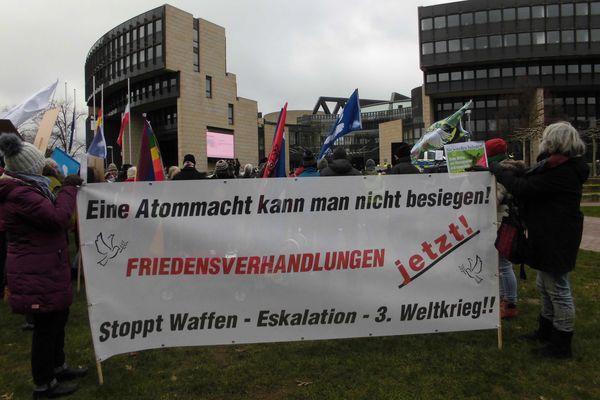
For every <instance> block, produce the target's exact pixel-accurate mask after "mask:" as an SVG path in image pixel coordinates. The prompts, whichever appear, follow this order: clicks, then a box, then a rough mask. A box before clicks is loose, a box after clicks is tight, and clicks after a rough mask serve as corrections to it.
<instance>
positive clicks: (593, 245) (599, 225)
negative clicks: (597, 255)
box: [579, 217, 600, 252]
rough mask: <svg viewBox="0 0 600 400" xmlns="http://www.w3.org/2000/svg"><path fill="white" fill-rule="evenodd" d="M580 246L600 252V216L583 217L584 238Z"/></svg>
mask: <svg viewBox="0 0 600 400" xmlns="http://www.w3.org/2000/svg"><path fill="white" fill-rule="evenodd" d="M579 247H581V248H582V249H584V250H592V251H599V252H600V218H592V217H585V218H584V219H583V238H582V239H581V245H580V246H579Z"/></svg>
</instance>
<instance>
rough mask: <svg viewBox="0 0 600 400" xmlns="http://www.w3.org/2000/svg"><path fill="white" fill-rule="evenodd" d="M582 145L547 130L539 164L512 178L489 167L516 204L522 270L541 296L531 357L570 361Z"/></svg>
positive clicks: (572, 135)
mask: <svg viewBox="0 0 600 400" xmlns="http://www.w3.org/2000/svg"><path fill="white" fill-rule="evenodd" d="M584 154H585V144H584V142H583V141H582V140H581V138H580V136H579V133H578V132H577V130H576V129H575V128H573V126H571V124H569V123H567V122H558V123H555V124H552V125H549V126H548V127H547V128H546V129H545V130H544V133H543V135H542V142H541V143H540V156H539V157H538V161H539V163H538V164H537V165H535V166H533V167H532V168H531V169H530V170H528V171H527V172H526V173H525V175H523V176H518V175H516V174H515V173H514V171H511V170H508V169H506V168H503V167H502V165H501V164H497V163H492V164H491V165H490V171H491V172H492V173H493V174H494V175H496V179H497V180H498V182H499V183H501V184H502V185H504V186H505V187H506V189H507V190H508V191H509V192H510V193H511V194H512V195H513V196H514V197H515V198H516V199H517V202H518V204H519V206H520V207H521V209H522V210H520V211H522V212H521V214H522V216H523V217H522V218H523V221H524V223H525V225H526V227H527V249H526V254H527V264H528V265H529V266H531V267H533V268H535V269H537V270H538V274H537V287H538V290H539V292H540V294H541V296H542V311H541V314H540V316H539V321H538V322H539V326H538V329H537V330H536V331H535V332H534V333H533V334H532V335H529V336H528V337H529V338H530V339H536V340H540V341H542V342H547V343H548V344H547V346H545V347H543V348H541V349H536V350H535V352H536V353H538V354H540V355H544V356H552V357H559V358H567V357H571V339H572V336H573V326H574V319H575V306H574V304H573V296H572V294H571V288H570V284H569V278H568V273H569V272H570V271H572V270H573V269H574V268H575V261H576V258H577V252H578V250H579V245H580V243H581V236H582V233H583V214H582V213H581V211H580V209H579V205H580V202H581V193H582V186H583V183H584V182H585V181H586V180H587V177H588V174H589V167H588V166H587V164H586V163H585V161H584V159H583V157H582V156H583V155H584Z"/></svg>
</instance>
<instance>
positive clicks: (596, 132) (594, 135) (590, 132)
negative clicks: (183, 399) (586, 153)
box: [582, 126, 600, 176]
mask: <svg viewBox="0 0 600 400" xmlns="http://www.w3.org/2000/svg"><path fill="white" fill-rule="evenodd" d="M582 135H583V136H584V137H587V138H589V139H590V140H591V141H592V175H593V176H596V175H598V169H597V168H598V166H597V165H596V159H597V158H596V157H597V153H598V143H597V141H598V139H600V128H599V127H597V126H594V127H590V128H588V129H586V130H585V131H583V132H582Z"/></svg>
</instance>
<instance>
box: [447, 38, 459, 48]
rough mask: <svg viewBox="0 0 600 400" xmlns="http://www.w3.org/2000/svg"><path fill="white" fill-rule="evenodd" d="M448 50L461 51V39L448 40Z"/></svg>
mask: <svg viewBox="0 0 600 400" xmlns="http://www.w3.org/2000/svg"><path fill="white" fill-rule="evenodd" d="M448 51H460V39H452V40H448Z"/></svg>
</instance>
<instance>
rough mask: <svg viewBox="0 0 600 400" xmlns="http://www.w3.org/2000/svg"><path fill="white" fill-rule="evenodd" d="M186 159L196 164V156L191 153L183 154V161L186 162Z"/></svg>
mask: <svg viewBox="0 0 600 400" xmlns="http://www.w3.org/2000/svg"><path fill="white" fill-rule="evenodd" d="M188 161H189V162H191V163H192V164H194V165H196V157H194V155H193V154H186V155H185V156H183V162H184V163H186V162H188Z"/></svg>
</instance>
